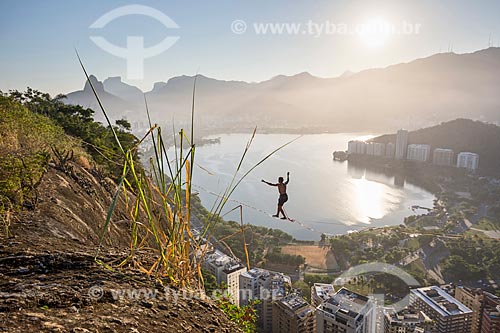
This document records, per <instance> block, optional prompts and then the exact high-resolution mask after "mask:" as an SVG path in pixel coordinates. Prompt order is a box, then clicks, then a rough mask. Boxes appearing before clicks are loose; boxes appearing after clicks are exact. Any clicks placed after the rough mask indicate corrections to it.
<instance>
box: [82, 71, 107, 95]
mask: <svg viewBox="0 0 500 333" xmlns="http://www.w3.org/2000/svg"><path fill="white" fill-rule="evenodd" d="M89 81H90V83H92V85H93V86H94V89H95V90H96V91H101V92H102V91H104V85H103V83H102V82H101V81H99V80H98V79H97V77H96V76H95V75H93V74H91V75H90V76H89V79H88V80H87V81H86V82H85V86H84V87H83V90H84V91H91V90H92V88H91V87H90V83H89Z"/></svg>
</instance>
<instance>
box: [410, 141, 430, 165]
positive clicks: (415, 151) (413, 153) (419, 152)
mask: <svg viewBox="0 0 500 333" xmlns="http://www.w3.org/2000/svg"><path fill="white" fill-rule="evenodd" d="M430 154H431V146H429V145H416V144H413V145H408V153H407V155H406V159H407V160H410V161H418V162H426V161H427V160H428V159H429V155H430Z"/></svg>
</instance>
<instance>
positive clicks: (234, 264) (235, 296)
mask: <svg viewBox="0 0 500 333" xmlns="http://www.w3.org/2000/svg"><path fill="white" fill-rule="evenodd" d="M204 268H205V269H206V270H208V271H209V272H210V273H212V274H213V275H214V276H215V279H216V280H217V283H218V284H221V283H224V284H225V285H226V286H227V292H228V294H229V297H230V299H231V301H232V302H233V303H234V304H235V305H240V278H239V277H240V275H241V274H242V273H244V272H246V271H247V269H246V267H245V266H243V265H241V263H240V262H239V261H237V260H235V259H233V258H231V257H229V256H228V255H226V254H224V253H222V252H220V251H219V250H211V251H209V252H207V253H206V255H205V261H204Z"/></svg>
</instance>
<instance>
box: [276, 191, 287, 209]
mask: <svg viewBox="0 0 500 333" xmlns="http://www.w3.org/2000/svg"><path fill="white" fill-rule="evenodd" d="M287 201H288V195H287V194H286V193H284V194H280V197H279V199H278V206H283V204H284V203H285V202H287Z"/></svg>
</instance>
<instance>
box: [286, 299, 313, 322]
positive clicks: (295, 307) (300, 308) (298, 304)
mask: <svg viewBox="0 0 500 333" xmlns="http://www.w3.org/2000/svg"><path fill="white" fill-rule="evenodd" d="M278 302H279V303H281V304H283V305H284V306H285V307H287V308H288V309H289V310H291V311H292V312H293V313H294V314H295V315H297V316H299V317H300V318H304V317H305V316H307V314H309V313H310V312H312V311H313V309H312V307H311V306H310V305H309V303H307V302H306V301H305V300H304V299H303V298H302V297H300V296H299V295H296V294H291V295H288V296H286V297H283V298H282V299H281V300H279V301H278Z"/></svg>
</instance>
